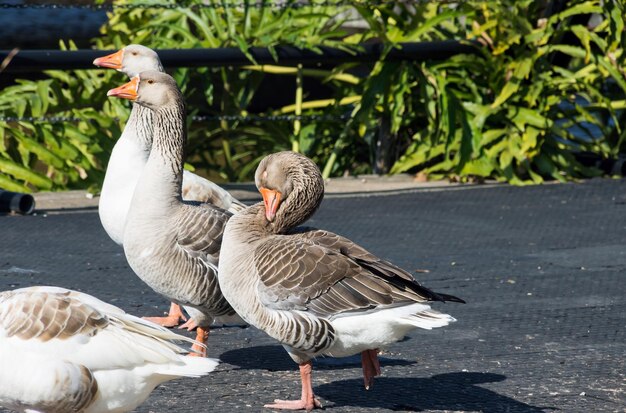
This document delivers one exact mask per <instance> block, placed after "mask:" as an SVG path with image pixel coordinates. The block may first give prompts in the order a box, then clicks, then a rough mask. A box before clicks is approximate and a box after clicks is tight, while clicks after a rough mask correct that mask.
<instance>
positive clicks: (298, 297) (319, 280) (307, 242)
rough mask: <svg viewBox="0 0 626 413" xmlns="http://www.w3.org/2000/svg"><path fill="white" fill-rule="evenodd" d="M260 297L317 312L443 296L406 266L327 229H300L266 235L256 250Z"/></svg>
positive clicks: (280, 306) (327, 313)
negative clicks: (388, 260) (267, 237)
mask: <svg viewBox="0 0 626 413" xmlns="http://www.w3.org/2000/svg"><path fill="white" fill-rule="evenodd" d="M254 259H255V265H256V268H257V271H258V274H259V276H260V279H261V283H260V285H259V290H258V291H259V296H260V298H261V300H262V301H263V303H264V304H265V305H268V306H269V307H272V308H276V309H301V310H309V311H312V312H314V313H315V314H318V315H320V316H331V315H333V314H339V313H342V312H346V311H354V310H358V309H367V308H373V307H376V306H379V305H392V304H396V303H401V302H425V301H432V300H439V301H443V299H442V298H441V297H440V296H439V295H438V294H437V293H434V292H432V291H430V290H429V289H427V288H425V287H422V286H421V285H420V284H418V283H417V281H415V279H414V278H413V277H412V276H411V275H410V274H409V273H407V272H406V271H404V270H402V269H400V268H398V267H396V266H395V265H393V264H391V263H388V262H386V261H383V260H380V259H379V258H377V257H376V256H374V255H373V254H371V253H369V252H368V251H367V250H365V249H363V248H362V247H360V246H358V245H357V244H355V243H353V242H352V241H350V240H348V239H346V238H344V237H340V236H338V235H336V234H333V233H331V232H327V231H320V230H315V229H298V230H297V231H295V232H293V233H291V234H288V235H279V236H274V237H271V238H269V239H268V240H267V241H266V242H265V243H263V244H261V245H260V246H259V247H257V249H256V250H255V256H254Z"/></svg>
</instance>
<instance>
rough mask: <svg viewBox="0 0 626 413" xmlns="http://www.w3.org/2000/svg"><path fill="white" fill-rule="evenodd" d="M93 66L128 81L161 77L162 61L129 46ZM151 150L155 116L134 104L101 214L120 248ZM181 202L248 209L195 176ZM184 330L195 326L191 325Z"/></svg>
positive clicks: (167, 321) (175, 311)
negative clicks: (151, 74) (147, 73)
mask: <svg viewBox="0 0 626 413" xmlns="http://www.w3.org/2000/svg"><path fill="white" fill-rule="evenodd" d="M93 64H94V65H96V66H100V67H106V68H112V69H116V70H118V71H120V72H122V73H124V74H125V75H127V76H128V77H129V78H132V77H133V76H135V75H137V74H139V73H141V72H143V71H144V70H157V71H160V72H163V66H162V65H161V61H160V60H159V56H158V55H157V54H156V52H155V51H154V50H152V49H149V48H147V47H145V46H141V45H137V44H131V45H128V46H126V47H124V48H123V49H120V50H119V51H118V52H116V53H113V54H110V55H107V56H103V57H99V58H97V59H95V60H94V61H93ZM151 147H152V111H151V110H150V109H148V108H145V107H143V106H141V105H136V104H133V109H132V111H131V113H130V117H129V118H128V122H127V123H126V127H125V128H124V131H123V132H122V136H120V138H119V139H118V141H117V142H116V144H115V146H114V147H113V151H112V152H111V158H110V159H109V164H108V165H107V170H106V175H105V177H104V183H103V185H102V192H101V194H100V202H99V206H98V213H99V215H100V221H101V222H102V226H103V227H104V229H105V231H106V232H107V234H109V236H110V237H111V239H112V240H113V241H115V242H116V243H117V244H119V245H122V244H123V237H124V226H125V224H126V215H127V214H128V209H129V208H130V202H131V199H132V196H133V192H134V191H135V187H136V186H137V182H138V181H139V177H140V175H141V172H142V171H143V168H144V167H145V165H146V162H147V161H148V155H149V154H150V148H151ZM182 196H183V199H186V200H191V201H200V202H208V203H211V204H213V205H216V206H218V207H220V208H223V209H225V210H228V211H230V212H236V211H239V210H241V209H243V208H245V205H244V204H242V203H241V202H239V201H238V200H237V199H235V198H234V197H232V196H231V195H230V194H229V193H228V192H227V191H225V190H224V189H223V188H221V187H219V186H218V185H216V184H214V183H213V182H211V181H209V180H207V179H205V178H202V177H200V176H198V175H196V174H194V173H192V172H189V171H184V172H183V185H182ZM148 319H150V320H151V321H154V322H156V323H158V324H160V325H163V326H166V327H173V326H175V325H178V323H179V321H180V320H181V319H184V316H183V313H182V312H181V310H180V307H179V306H178V305H177V304H175V303H172V305H171V307H170V311H169V315H168V317H149V318H148ZM184 326H187V327H192V324H186V325H184Z"/></svg>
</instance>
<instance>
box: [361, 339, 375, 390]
mask: <svg viewBox="0 0 626 413" xmlns="http://www.w3.org/2000/svg"><path fill="white" fill-rule="evenodd" d="M361 365H362V366H363V382H364V383H365V390H369V389H371V388H372V386H374V377H376V376H380V363H379V362H378V349H374V350H365V351H362V352H361Z"/></svg>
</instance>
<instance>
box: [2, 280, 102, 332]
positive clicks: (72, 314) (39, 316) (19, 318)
mask: <svg viewBox="0 0 626 413" xmlns="http://www.w3.org/2000/svg"><path fill="white" fill-rule="evenodd" d="M68 295H69V293H67V294H48V293H43V292H33V293H29V294H25V293H20V294H13V293H11V292H6V293H3V294H2V300H0V301H3V311H2V312H0V326H1V327H2V329H4V330H5V333H6V335H7V336H8V337H11V336H17V337H19V338H21V339H24V340H29V339H37V340H41V341H48V340H51V339H54V338H56V339H61V340H64V339H68V338H70V337H72V336H74V335H76V334H86V335H90V336H93V335H95V334H96V333H97V332H98V331H99V330H102V329H103V328H105V327H106V326H107V325H108V324H109V320H108V318H107V317H106V316H105V315H103V314H101V313H100V312H98V311H97V310H95V309H93V308H92V307H90V306H88V305H86V304H83V303H82V302H80V301H78V300H75V299H73V298H71V297H69V296H68Z"/></svg>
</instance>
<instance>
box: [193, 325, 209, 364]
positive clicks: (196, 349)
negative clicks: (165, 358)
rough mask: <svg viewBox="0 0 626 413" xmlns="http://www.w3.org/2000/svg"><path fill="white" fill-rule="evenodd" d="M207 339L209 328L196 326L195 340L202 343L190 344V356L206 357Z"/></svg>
mask: <svg viewBox="0 0 626 413" xmlns="http://www.w3.org/2000/svg"><path fill="white" fill-rule="evenodd" d="M208 339H209V329H208V328H206V329H204V328H202V327H198V329H197V330H196V341H198V342H200V343H202V345H198V344H194V345H192V346H191V350H192V351H191V353H189V356H191V357H206V342H207V340H208Z"/></svg>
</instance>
